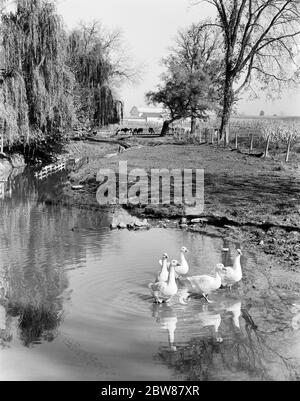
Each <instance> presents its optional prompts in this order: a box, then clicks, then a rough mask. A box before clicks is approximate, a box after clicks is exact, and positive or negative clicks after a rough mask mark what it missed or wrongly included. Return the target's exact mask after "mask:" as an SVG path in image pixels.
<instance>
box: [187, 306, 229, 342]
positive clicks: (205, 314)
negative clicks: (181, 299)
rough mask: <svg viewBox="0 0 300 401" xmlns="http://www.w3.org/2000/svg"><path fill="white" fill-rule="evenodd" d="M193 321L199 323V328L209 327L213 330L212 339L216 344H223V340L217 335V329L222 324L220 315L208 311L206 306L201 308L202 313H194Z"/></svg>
mask: <svg viewBox="0 0 300 401" xmlns="http://www.w3.org/2000/svg"><path fill="white" fill-rule="evenodd" d="M194 319H195V320H196V321H198V322H200V327H201V328H206V327H209V328H211V329H212V330H213V337H214V338H215V339H216V341H217V342H218V343H222V342H223V338H222V336H221V335H220V333H219V328H220V325H221V322H222V317H221V314H220V313H218V312H215V311H214V310H211V311H210V310H209V309H208V306H207V305H203V306H202V312H200V313H196V314H195V315H194Z"/></svg>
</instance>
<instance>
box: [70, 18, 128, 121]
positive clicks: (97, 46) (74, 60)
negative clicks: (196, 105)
mask: <svg viewBox="0 0 300 401" xmlns="http://www.w3.org/2000/svg"><path fill="white" fill-rule="evenodd" d="M118 35H119V34H118V33H113V34H111V35H109V37H108V38H105V37H104V35H103V34H102V33H101V31H100V25H99V24H98V23H97V22H95V23H92V24H91V25H82V26H81V27H79V28H77V29H75V30H73V31H72V32H71V34H70V35H69V40H68V59H69V65H70V68H71V70H72V71H73V73H74V75H75V78H76V88H75V96H76V107H77V113H78V115H79V116H81V117H83V118H85V119H88V120H89V121H91V123H92V124H94V125H98V126H102V125H108V124H112V123H118V122H120V120H121V119H122V118H123V104H122V102H121V101H120V100H119V99H118V97H117V95H116V93H115V91H114V81H113V78H114V75H115V74H116V73H117V71H116V70H115V68H114V64H113V62H112V60H111V57H110V55H111V49H112V46H113V44H114V42H115V41H117V40H118Z"/></svg>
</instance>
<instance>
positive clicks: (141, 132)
mask: <svg viewBox="0 0 300 401" xmlns="http://www.w3.org/2000/svg"><path fill="white" fill-rule="evenodd" d="M147 133H148V134H149V135H155V131H154V129H153V128H148V129H144V128H120V129H118V130H117V132H116V135H120V134H125V135H146V134H147Z"/></svg>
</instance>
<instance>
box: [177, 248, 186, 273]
mask: <svg viewBox="0 0 300 401" xmlns="http://www.w3.org/2000/svg"><path fill="white" fill-rule="evenodd" d="M188 252H189V250H188V249H187V248H186V247H185V246H183V247H182V248H181V250H180V262H179V265H178V266H177V267H176V268H175V272H176V273H177V275H178V276H185V275H186V274H188V272H189V264H188V262H187V260H186V258H185V254H186V253H188Z"/></svg>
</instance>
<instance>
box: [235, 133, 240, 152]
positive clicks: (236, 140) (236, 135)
mask: <svg viewBox="0 0 300 401" xmlns="http://www.w3.org/2000/svg"><path fill="white" fill-rule="evenodd" d="M238 147H239V145H238V133H237V132H236V133H235V149H238Z"/></svg>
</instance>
